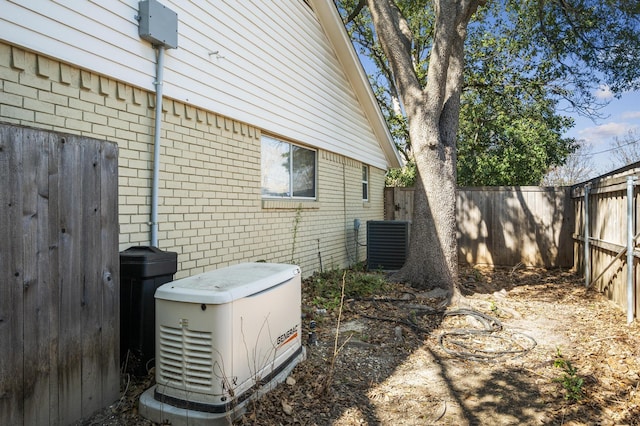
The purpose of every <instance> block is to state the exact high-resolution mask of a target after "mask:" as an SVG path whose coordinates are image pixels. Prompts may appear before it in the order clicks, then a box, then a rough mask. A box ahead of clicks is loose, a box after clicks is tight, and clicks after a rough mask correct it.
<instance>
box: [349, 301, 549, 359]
mask: <svg viewBox="0 0 640 426" xmlns="http://www.w3.org/2000/svg"><path fill="white" fill-rule="evenodd" d="M407 294H409V295H411V296H412V297H411V298H410V299H406V298H400V299H398V298H360V299H351V300H349V307H350V309H351V310H352V311H353V312H355V313H357V314H358V315H360V316H361V317H363V318H367V319H371V320H374V321H387V322H393V323H396V324H400V325H404V326H407V327H409V328H410V329H411V330H413V331H414V332H415V333H417V334H429V333H430V332H431V330H428V329H425V328H424V327H421V326H420V325H418V324H417V322H416V321H415V319H416V318H419V317H423V316H427V315H442V317H443V318H444V317H447V316H470V317H472V318H474V319H475V320H477V321H478V322H479V323H480V324H481V325H482V327H483V328H481V329H477V328H468V329H467V328H464V329H454V330H451V331H447V332H444V333H442V334H441V335H440V337H439V339H438V342H439V344H440V347H441V348H442V350H443V351H445V352H446V353H448V354H449V355H451V356H455V357H458V358H463V359H467V360H471V361H496V360H499V359H500V358H504V357H514V358H517V357H520V356H524V355H526V354H527V353H528V352H530V351H531V350H532V349H533V348H535V347H536V346H537V342H536V341H535V339H534V338H533V337H531V336H528V335H526V334H524V333H520V332H507V331H505V330H503V326H502V323H501V322H500V321H499V320H498V319H496V318H494V317H491V316H489V315H486V314H484V313H482V312H479V311H476V310H473V309H458V310H455V311H443V310H438V309H435V308H431V307H429V306H424V307H417V306H416V305H412V306H411V307H410V308H409V309H410V310H411V312H410V313H409V314H408V315H407V318H406V319H403V318H393V317H381V316H374V315H369V314H366V313H364V312H361V311H358V310H355V309H353V307H352V306H351V305H352V304H353V303H354V302H371V303H372V304H374V305H376V306H377V305H379V304H380V303H407V302H408V301H409V300H411V299H415V298H416V296H415V294H413V293H408V292H407Z"/></svg>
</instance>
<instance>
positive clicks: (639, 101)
mask: <svg viewBox="0 0 640 426" xmlns="http://www.w3.org/2000/svg"><path fill="white" fill-rule="evenodd" d="M596 96H597V97H598V98H599V99H601V100H605V101H609V104H608V105H607V106H606V107H605V108H604V109H603V110H602V111H601V113H602V114H603V115H604V117H603V118H602V119H598V120H596V121H595V122H594V121H592V120H591V119H588V118H585V117H579V116H576V115H571V114H570V115H571V116H573V117H574V119H575V123H576V125H575V127H574V128H573V129H572V130H571V131H569V132H568V133H567V134H566V136H570V137H574V138H576V139H579V140H584V141H586V143H588V144H590V145H591V152H592V153H593V157H592V162H593V164H594V168H595V170H594V171H595V172H597V173H596V175H598V174H602V173H605V172H608V171H611V170H613V169H614V168H616V167H615V166H614V164H613V161H612V159H611V156H612V148H613V146H614V144H613V143H614V139H615V138H616V137H618V138H623V137H624V136H625V135H627V134H628V133H629V131H639V132H640V92H627V93H625V94H623V95H622V97H621V98H620V99H616V98H614V97H613V95H612V93H611V92H610V91H609V90H607V89H606V88H602V89H600V90H599V91H597V92H596Z"/></svg>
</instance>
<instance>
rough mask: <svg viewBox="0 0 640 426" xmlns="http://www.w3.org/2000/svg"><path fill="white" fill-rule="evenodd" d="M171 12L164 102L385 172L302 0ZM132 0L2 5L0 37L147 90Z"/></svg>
mask: <svg viewBox="0 0 640 426" xmlns="http://www.w3.org/2000/svg"><path fill="white" fill-rule="evenodd" d="M161 3H162V4H164V5H165V6H166V7H168V8H170V9H171V10H173V11H175V12H176V13H177V14H178V21H179V22H178V45H179V46H178V49H171V50H167V51H166V55H165V68H164V86H163V90H164V95H165V96H167V97H170V98H173V99H177V100H181V101H184V102H186V103H189V104H192V105H195V106H199V107H202V108H205V109H208V110H211V111H214V112H216V113H219V114H222V115H226V116H228V117H231V118H233V119H236V120H239V121H243V122H246V123H248V124H251V125H253V126H257V127H259V128H261V129H263V131H265V132H271V133H274V134H275V135H278V136H282V137H285V138H290V139H292V140H294V141H298V142H301V143H305V144H309V145H311V146H316V147H319V148H322V149H326V150H328V151H332V152H336V153H339V154H342V155H345V156H348V157H351V158H353V159H356V160H359V161H363V162H365V163H368V164H371V165H373V166H376V167H379V168H382V169H386V168H387V166H388V165H389V163H388V161H387V159H386V158H385V155H384V151H383V150H382V148H381V145H380V144H381V143H382V144H384V143H389V141H382V142H381V141H379V139H377V137H376V135H375V134H374V133H373V131H372V126H371V123H370V122H369V121H368V119H367V117H366V116H365V113H364V112H363V108H362V105H360V104H359V102H358V99H357V97H356V94H355V91H354V90H353V88H352V86H351V84H350V82H349V80H348V78H347V75H346V73H345V72H344V70H343V68H342V65H341V63H340V62H339V60H338V58H337V56H336V54H335V52H334V50H333V47H332V45H331V43H330V42H329V40H328V39H327V37H326V36H325V34H324V32H323V30H322V27H321V25H320V23H319V22H318V19H317V18H316V16H315V15H314V13H313V11H312V10H311V9H310V8H309V6H307V5H306V4H305V3H304V2H303V1H302V0H282V1H272V0H263V1H261V0H253V1H248V0H243V1H228V2H225V1H209V0H192V1H179V0H162V1H161ZM137 13H138V1H137V0H99V1H98V0H64V1H63V0H60V1H53V0H30V1H28V2H23V1H20V2H18V1H6V0H0V39H2V40H5V41H7V42H9V43H12V44H16V45H20V46H23V47H26V48H28V49H30V50H33V51H35V52H38V53H42V54H44V55H48V56H51V57H54V58H57V59H60V60H62V61H65V62H68V63H71V64H74V65H77V66H80V67H82V68H85V69H89V70H91V71H94V72H96V73H100V74H104V75H107V76H110V77H113V78H115V79H117V80H120V81H123V82H126V83H129V84H131V85H133V86H138V87H142V88H144V89H147V90H150V91H153V90H155V88H154V85H153V82H154V80H155V50H154V49H153V48H152V47H151V45H150V44H149V43H148V42H146V41H144V40H142V39H140V38H139V36H138V22H137V21H136V19H135V15H136V14H137Z"/></svg>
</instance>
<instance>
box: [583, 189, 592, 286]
mask: <svg viewBox="0 0 640 426" xmlns="http://www.w3.org/2000/svg"><path fill="white" fill-rule="evenodd" d="M590 189H591V184H590V183H588V184H586V185H585V186H584V285H585V287H589V284H590V281H591V252H590V248H589V190H590Z"/></svg>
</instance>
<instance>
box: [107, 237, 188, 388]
mask: <svg viewBox="0 0 640 426" xmlns="http://www.w3.org/2000/svg"><path fill="white" fill-rule="evenodd" d="M177 269H178V254H177V253H175V252H171V251H162V250H160V249H159V248H157V247H146V246H137V247H131V248H128V249H126V250H124V251H122V252H120V362H121V364H122V363H124V362H125V360H127V368H126V369H127V371H128V372H131V373H133V374H135V375H139V376H143V375H146V374H147V369H148V368H151V367H152V366H153V363H152V362H150V361H151V360H153V359H154V358H155V323H156V317H155V298H154V294H155V292H156V290H157V288H158V287H160V286H161V285H162V284H166V283H168V282H170V281H173V276H174V274H175V273H176V271H177ZM127 352H129V353H128V358H127Z"/></svg>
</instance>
